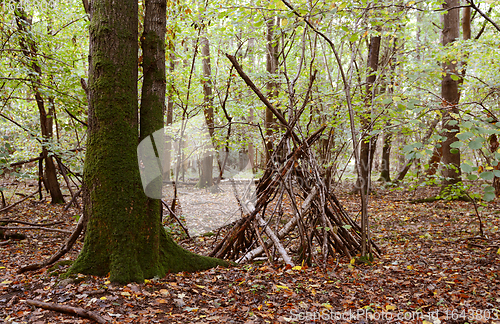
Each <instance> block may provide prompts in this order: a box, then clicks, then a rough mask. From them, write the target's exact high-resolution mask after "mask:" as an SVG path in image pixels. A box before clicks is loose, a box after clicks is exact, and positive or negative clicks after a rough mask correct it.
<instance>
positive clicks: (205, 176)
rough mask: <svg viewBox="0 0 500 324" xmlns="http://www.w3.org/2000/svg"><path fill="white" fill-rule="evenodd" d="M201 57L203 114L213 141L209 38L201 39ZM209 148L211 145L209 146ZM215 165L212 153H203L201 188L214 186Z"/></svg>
mask: <svg viewBox="0 0 500 324" xmlns="http://www.w3.org/2000/svg"><path fill="white" fill-rule="evenodd" d="M201 55H202V66H203V81H202V82H203V113H204V115H205V122H206V123H207V127H208V132H209V134H210V139H211V140H212V141H213V136H214V103H213V101H214V100H213V95H212V79H211V78H212V68H211V66H210V42H209V41H208V38H206V37H202V38H201ZM207 146H209V145H207ZM213 165H214V155H213V152H211V151H206V152H204V153H203V159H202V161H201V176H200V180H199V182H198V184H197V186H198V187H199V188H207V187H211V186H213V184H214V183H213Z"/></svg>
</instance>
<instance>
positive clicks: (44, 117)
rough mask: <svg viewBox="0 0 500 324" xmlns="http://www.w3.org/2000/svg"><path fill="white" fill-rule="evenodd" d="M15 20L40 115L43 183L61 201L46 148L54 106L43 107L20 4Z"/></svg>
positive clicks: (34, 54) (32, 44)
mask: <svg viewBox="0 0 500 324" xmlns="http://www.w3.org/2000/svg"><path fill="white" fill-rule="evenodd" d="M16 22H17V27H18V30H19V31H20V33H21V35H22V36H21V38H20V40H19V44H20V46H21V49H22V50H23V54H24V56H25V58H26V59H27V60H28V61H29V65H30V68H31V69H32V70H33V73H32V74H30V80H31V84H32V89H33V92H34V93H35V101H36V104H37V107H38V112H39V116H40V130H41V133H42V139H43V140H42V158H43V161H44V162H45V170H44V172H43V183H44V184H45V187H46V188H47V190H48V191H49V193H50V197H51V201H52V203H53V204H55V203H63V202H64V197H63V194H62V192H61V188H60V187H59V182H58V180H57V173H56V167H55V165H54V160H53V159H52V156H51V155H50V154H49V153H50V152H49V151H48V149H47V144H48V141H49V140H50V139H51V138H52V128H53V121H52V120H53V116H54V114H55V110H54V109H55V108H54V106H51V107H50V108H49V114H47V110H46V109H45V101H44V99H43V96H42V93H41V92H40V90H39V88H40V85H41V75H42V68H41V67H40V65H39V64H38V57H37V51H38V49H37V45H36V43H35V41H34V40H33V38H32V37H31V31H30V29H31V19H29V18H28V16H27V15H26V12H25V11H24V8H23V7H22V5H19V6H18V8H17V9H16Z"/></svg>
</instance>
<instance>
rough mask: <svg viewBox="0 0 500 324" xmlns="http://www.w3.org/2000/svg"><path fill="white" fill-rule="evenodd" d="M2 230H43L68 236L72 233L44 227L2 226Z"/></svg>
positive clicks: (0, 227)
mask: <svg viewBox="0 0 500 324" xmlns="http://www.w3.org/2000/svg"><path fill="white" fill-rule="evenodd" d="M0 229H3V230H43V231H47V232H59V233H66V234H69V233H71V232H70V231H67V230H62V229H58V228H47V227H43V226H13V227H9V226H0Z"/></svg>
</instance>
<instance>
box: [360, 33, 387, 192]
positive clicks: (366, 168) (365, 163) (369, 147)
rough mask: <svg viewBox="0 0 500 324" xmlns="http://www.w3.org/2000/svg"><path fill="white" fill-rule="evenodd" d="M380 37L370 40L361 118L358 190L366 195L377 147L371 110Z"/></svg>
mask: <svg viewBox="0 0 500 324" xmlns="http://www.w3.org/2000/svg"><path fill="white" fill-rule="evenodd" d="M380 40H381V37H380V36H374V37H371V39H370V45H369V49H368V62H367V64H368V71H367V77H366V96H365V108H366V111H365V116H362V117H361V123H362V127H363V130H362V131H363V134H364V136H362V138H361V145H360V146H361V147H360V154H359V159H360V161H359V162H360V164H361V174H358V178H357V181H356V188H355V189H356V190H363V192H364V193H365V194H366V193H368V190H369V189H370V173H371V167H372V162H373V154H374V153H375V147H376V142H377V141H376V137H375V136H372V137H371V138H370V135H369V134H370V132H371V129H372V126H371V120H370V116H371V109H372V100H373V84H374V83H375V79H376V75H375V73H376V72H377V69H378V59H379V52H380Z"/></svg>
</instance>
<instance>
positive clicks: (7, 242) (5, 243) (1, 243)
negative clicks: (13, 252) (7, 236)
mask: <svg viewBox="0 0 500 324" xmlns="http://www.w3.org/2000/svg"><path fill="white" fill-rule="evenodd" d="M10 242H12V240H7V241H4V242H0V245H7V244H9V243H10Z"/></svg>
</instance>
